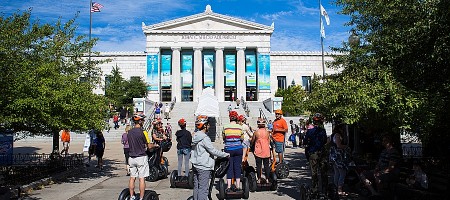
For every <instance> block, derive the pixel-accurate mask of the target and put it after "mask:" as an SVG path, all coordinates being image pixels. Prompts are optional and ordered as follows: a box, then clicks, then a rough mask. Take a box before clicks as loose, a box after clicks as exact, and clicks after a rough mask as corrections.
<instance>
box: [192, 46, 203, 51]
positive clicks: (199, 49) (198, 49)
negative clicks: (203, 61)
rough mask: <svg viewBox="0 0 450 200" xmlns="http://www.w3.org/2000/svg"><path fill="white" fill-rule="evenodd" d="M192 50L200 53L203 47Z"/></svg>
mask: <svg viewBox="0 0 450 200" xmlns="http://www.w3.org/2000/svg"><path fill="white" fill-rule="evenodd" d="M192 49H194V51H201V50H203V47H193V48H192Z"/></svg>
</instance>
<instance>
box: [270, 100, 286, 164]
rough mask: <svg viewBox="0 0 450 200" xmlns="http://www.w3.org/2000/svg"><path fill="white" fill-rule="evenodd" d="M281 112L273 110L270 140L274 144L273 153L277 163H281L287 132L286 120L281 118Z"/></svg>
mask: <svg viewBox="0 0 450 200" xmlns="http://www.w3.org/2000/svg"><path fill="white" fill-rule="evenodd" d="M282 115H283V111H282V110H279V109H278V110H275V120H274V121H273V130H272V138H273V140H274V143H275V152H276V153H277V154H278V160H279V162H283V152H284V141H285V140H284V136H285V134H286V132H288V126H287V123H286V120H284V119H283V118H282Z"/></svg>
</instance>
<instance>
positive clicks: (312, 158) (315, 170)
mask: <svg viewBox="0 0 450 200" xmlns="http://www.w3.org/2000/svg"><path fill="white" fill-rule="evenodd" d="M323 121H324V118H323V115H322V114H320V113H316V114H314V116H313V117H312V122H313V124H314V127H313V128H312V129H309V130H308V131H307V132H306V135H305V138H304V139H303V144H304V145H306V146H307V147H306V149H305V150H306V151H307V152H306V153H307V154H308V155H309V165H310V168H311V182H312V184H311V188H312V190H313V191H317V190H318V189H319V188H318V185H319V173H320V175H321V177H320V178H321V180H326V179H327V177H326V172H325V168H324V167H326V166H324V165H323V164H321V163H322V162H323V160H324V159H325V157H326V156H324V154H325V144H326V143H327V133H326V131H325V129H324V128H322V127H323Z"/></svg>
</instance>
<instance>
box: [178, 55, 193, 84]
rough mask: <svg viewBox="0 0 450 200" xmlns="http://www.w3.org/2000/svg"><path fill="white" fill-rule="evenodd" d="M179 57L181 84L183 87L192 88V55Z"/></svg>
mask: <svg viewBox="0 0 450 200" xmlns="http://www.w3.org/2000/svg"><path fill="white" fill-rule="evenodd" d="M181 59H182V60H181V63H182V66H181V78H182V79H183V80H182V85H183V87H188V88H192V78H193V77H192V62H193V61H192V55H183V56H182V58H181Z"/></svg>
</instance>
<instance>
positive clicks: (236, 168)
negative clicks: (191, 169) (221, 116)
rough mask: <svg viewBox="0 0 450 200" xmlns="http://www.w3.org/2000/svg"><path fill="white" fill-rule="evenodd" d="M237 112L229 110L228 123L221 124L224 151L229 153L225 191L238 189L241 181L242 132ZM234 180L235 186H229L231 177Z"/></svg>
mask: <svg viewBox="0 0 450 200" xmlns="http://www.w3.org/2000/svg"><path fill="white" fill-rule="evenodd" d="M238 116H239V115H238V113H237V112H236V111H234V110H233V111H230V112H229V117H230V123H229V124H226V125H224V126H223V132H222V134H223V139H224V143H225V152H226V153H229V154H230V167H228V172H227V185H228V186H227V192H229V191H230V190H234V191H239V190H241V188H240V182H241V162H242V154H243V153H242V141H243V140H244V134H243V131H242V126H241V125H240V124H238V123H237V121H238ZM233 178H234V179H235V180H236V184H235V186H236V187H237V188H231V179H233Z"/></svg>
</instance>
